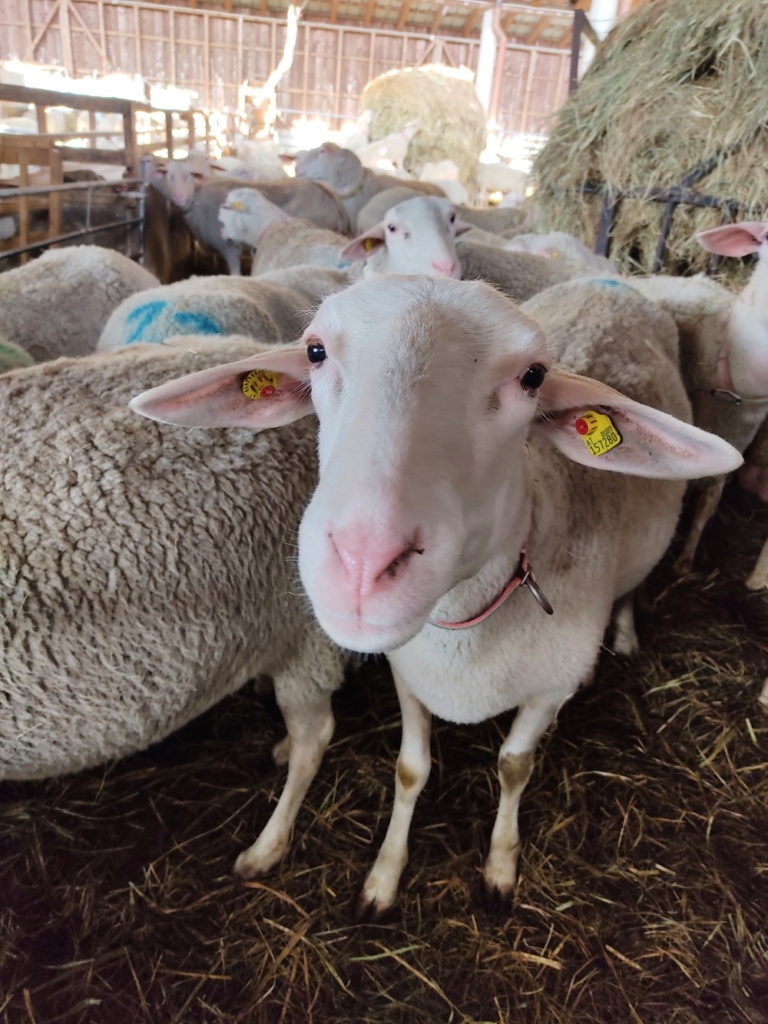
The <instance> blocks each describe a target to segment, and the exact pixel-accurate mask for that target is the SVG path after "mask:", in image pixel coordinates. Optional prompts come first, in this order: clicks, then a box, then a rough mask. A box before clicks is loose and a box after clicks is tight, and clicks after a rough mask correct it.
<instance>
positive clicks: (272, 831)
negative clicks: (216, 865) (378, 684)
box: [235, 684, 334, 878]
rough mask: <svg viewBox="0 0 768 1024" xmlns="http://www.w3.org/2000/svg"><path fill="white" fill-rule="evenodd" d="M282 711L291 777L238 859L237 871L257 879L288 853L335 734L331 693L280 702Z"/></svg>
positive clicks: (279, 745)
mask: <svg viewBox="0 0 768 1024" xmlns="http://www.w3.org/2000/svg"><path fill="white" fill-rule="evenodd" d="M294 685H295V684H294ZM280 710H281V711H282V713H283V717H284V718H285V724H286V727H287V729H288V737H287V741H288V742H287V744H286V741H285V740H284V741H282V743H281V744H278V747H282V748H283V750H284V751H285V750H286V747H287V754H288V777H287V779H286V780H285V786H284V787H283V792H282V794H281V795H280V799H279V800H278V802H277V806H276V807H275V809H274V811H273V812H272V816H271V817H270V819H269V821H268V822H267V824H266V825H265V826H264V829H263V831H262V833H261V835H260V836H259V838H258V839H257V840H256V842H255V843H254V844H253V845H252V846H250V847H249V848H248V849H247V850H243V852H242V853H241V854H240V856H239V857H238V858H237V860H236V861H235V874H237V875H239V876H240V877H241V878H254V877H255V876H256V875H259V874H262V873H263V872H265V871H268V870H269V869H270V868H271V867H274V865H275V864H277V862H278V861H279V860H280V858H281V857H282V856H283V855H284V854H285V852H286V850H287V849H288V845H289V843H290V840H291V833H292V831H293V826H294V824H295V822H296V816H297V814H298V813H299V808H300V807H301V804H302V801H303V800H304V797H305V796H306V793H307V790H308V789H309V786H310V783H311V782H312V780H313V779H314V777H315V775H316V774H317V770H318V768H319V767H320V762H321V761H322V759H323V754H324V753H325V751H326V750H327V748H328V744H329V743H330V742H331V737H332V736H333V728H334V720H333V713H332V711H331V698H330V694H323V695H322V697H320V698H318V699H317V700H316V701H315V702H314V703H313V704H309V705H306V704H305V705H303V706H300V707H291V706H288V705H286V706H282V705H281V708H280Z"/></svg>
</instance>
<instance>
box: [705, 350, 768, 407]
mask: <svg viewBox="0 0 768 1024" xmlns="http://www.w3.org/2000/svg"><path fill="white" fill-rule="evenodd" d="M709 393H710V395H712V397H713V398H718V399H720V401H721V402H730V404H731V405H745V404H760V403H765V402H766V401H767V400H768V399H766V398H762V397H759V398H744V397H743V396H742V395H740V394H739V393H738V391H736V390H735V389H734V386H733V380H732V379H731V366H730V361H729V359H728V353H727V352H722V353H721V355H720V358H719V359H718V360H717V387H716V388H712V390H711V391H710V392H709Z"/></svg>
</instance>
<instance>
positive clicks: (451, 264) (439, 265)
mask: <svg viewBox="0 0 768 1024" xmlns="http://www.w3.org/2000/svg"><path fill="white" fill-rule="evenodd" d="M432 269H433V270H434V271H435V272H436V273H437V274H438V276H439V277H458V276H459V262H458V260H433V261H432Z"/></svg>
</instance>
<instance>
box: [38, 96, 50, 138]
mask: <svg viewBox="0 0 768 1024" xmlns="http://www.w3.org/2000/svg"><path fill="white" fill-rule="evenodd" d="M35 114H36V115H37V130H38V132H40V134H41V135H45V134H46V133H47V131H48V111H47V110H46V108H45V107H43V106H41V105H40V104H39V103H36V104H35Z"/></svg>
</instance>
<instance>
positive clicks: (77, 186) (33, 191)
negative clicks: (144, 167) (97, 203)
mask: <svg viewBox="0 0 768 1024" xmlns="http://www.w3.org/2000/svg"><path fill="white" fill-rule="evenodd" d="M116 184H117V182H114V181H71V182H68V183H67V184H64V185H24V186H22V187H21V188H0V200H3V199H18V198H19V197H21V196H43V195H48V193H49V192H84V191H86V190H87V189H94V188H110V189H114V187H115V185H116ZM140 184H141V179H140V178H124V179H122V180H121V181H120V192H119V195H125V194H126V193H124V192H123V191H122V189H123V186H126V185H140Z"/></svg>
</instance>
